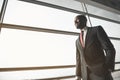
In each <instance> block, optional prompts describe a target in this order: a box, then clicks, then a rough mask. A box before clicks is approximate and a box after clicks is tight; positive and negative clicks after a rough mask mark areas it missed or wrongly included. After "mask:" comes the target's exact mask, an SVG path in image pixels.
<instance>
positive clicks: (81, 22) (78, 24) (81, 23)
mask: <svg viewBox="0 0 120 80" xmlns="http://www.w3.org/2000/svg"><path fill="white" fill-rule="evenodd" d="M75 26H76V28H77V29H83V28H84V27H85V26H86V21H85V20H82V19H78V18H75Z"/></svg>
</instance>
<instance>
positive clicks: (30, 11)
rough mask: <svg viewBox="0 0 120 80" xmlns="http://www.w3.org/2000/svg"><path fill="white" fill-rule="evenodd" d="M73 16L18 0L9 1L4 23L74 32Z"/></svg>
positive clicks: (72, 14)
mask: <svg viewBox="0 0 120 80" xmlns="http://www.w3.org/2000/svg"><path fill="white" fill-rule="evenodd" d="M75 16H76V14H74V13H70V12H67V11H63V10H58V9H54V8H50V7H45V6H41V5H36V4H32V3H27V2H23V1H19V0H9V1H8V5H7V9H6V14H5V18H4V23H9V24H17V25H27V26H32V27H41V28H49V29H58V30H66V31H76V29H75V27H74V17H75Z"/></svg>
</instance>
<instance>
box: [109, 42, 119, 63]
mask: <svg viewBox="0 0 120 80" xmlns="http://www.w3.org/2000/svg"><path fill="white" fill-rule="evenodd" d="M111 41H112V43H113V45H114V47H115V49H116V59H115V61H116V62H120V54H119V53H120V50H119V49H120V41H119V40H111Z"/></svg>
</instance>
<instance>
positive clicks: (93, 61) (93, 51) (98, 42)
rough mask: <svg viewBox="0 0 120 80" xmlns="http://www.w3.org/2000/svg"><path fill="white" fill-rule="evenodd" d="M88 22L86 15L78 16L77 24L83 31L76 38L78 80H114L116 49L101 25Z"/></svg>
mask: <svg viewBox="0 0 120 80" xmlns="http://www.w3.org/2000/svg"><path fill="white" fill-rule="evenodd" d="M86 23H87V18H86V17H85V16H84V15H78V16H76V18H75V26H76V28H77V29H80V31H81V33H80V35H79V38H78V39H77V40H76V76H77V80H81V79H82V80H113V78H112V76H111V72H112V71H114V64H115V49H114V47H113V45H112V43H111V41H110V40H109V38H108V36H107V34H106V33H105V31H104V29H103V28H102V27H101V26H96V27H87V26H86ZM83 33H84V34H83Z"/></svg>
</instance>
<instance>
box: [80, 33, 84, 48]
mask: <svg viewBox="0 0 120 80" xmlns="http://www.w3.org/2000/svg"><path fill="white" fill-rule="evenodd" d="M83 35H84V31H81V33H80V42H81V45H82V47H83V48H84V39H83Z"/></svg>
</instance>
